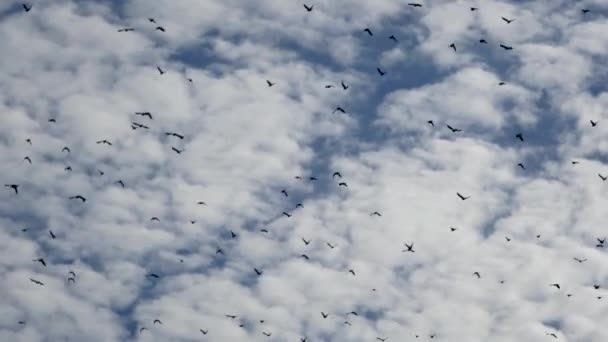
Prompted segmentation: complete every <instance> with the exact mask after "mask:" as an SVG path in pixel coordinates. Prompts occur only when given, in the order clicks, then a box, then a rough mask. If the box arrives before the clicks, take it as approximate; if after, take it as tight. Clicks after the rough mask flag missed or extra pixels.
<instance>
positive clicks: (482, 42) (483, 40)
mask: <svg viewBox="0 0 608 342" xmlns="http://www.w3.org/2000/svg"><path fill="white" fill-rule="evenodd" d="M479 43H480V44H488V42H487V41H486V40H485V39H480V40H479Z"/></svg>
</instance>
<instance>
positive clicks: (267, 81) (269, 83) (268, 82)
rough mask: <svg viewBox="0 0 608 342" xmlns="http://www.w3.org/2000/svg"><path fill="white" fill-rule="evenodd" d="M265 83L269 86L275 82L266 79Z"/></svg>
mask: <svg viewBox="0 0 608 342" xmlns="http://www.w3.org/2000/svg"><path fill="white" fill-rule="evenodd" d="M266 83H267V84H268V86H269V87H272V86H273V85H275V84H276V83H272V82H270V81H269V80H266Z"/></svg>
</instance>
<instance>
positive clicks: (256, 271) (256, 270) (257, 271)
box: [253, 268, 264, 276]
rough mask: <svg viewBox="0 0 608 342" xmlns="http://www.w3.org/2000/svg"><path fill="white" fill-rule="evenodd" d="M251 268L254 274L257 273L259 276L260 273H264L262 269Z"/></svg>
mask: <svg viewBox="0 0 608 342" xmlns="http://www.w3.org/2000/svg"><path fill="white" fill-rule="evenodd" d="M253 270H254V271H255V274H257V275H259V276H261V275H262V273H264V272H262V271H260V270H258V269H257V268H254V269H253Z"/></svg>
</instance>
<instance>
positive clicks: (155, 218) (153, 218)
mask: <svg viewBox="0 0 608 342" xmlns="http://www.w3.org/2000/svg"><path fill="white" fill-rule="evenodd" d="M150 221H158V222H160V219H159V218H158V217H156V216H154V217H152V218H151V219H150Z"/></svg>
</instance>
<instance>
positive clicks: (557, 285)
mask: <svg viewBox="0 0 608 342" xmlns="http://www.w3.org/2000/svg"><path fill="white" fill-rule="evenodd" d="M549 286H553V287H555V288H557V289H558V290H559V289H561V287H560V286H559V284H557V283H556V284H550V285H549Z"/></svg>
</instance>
